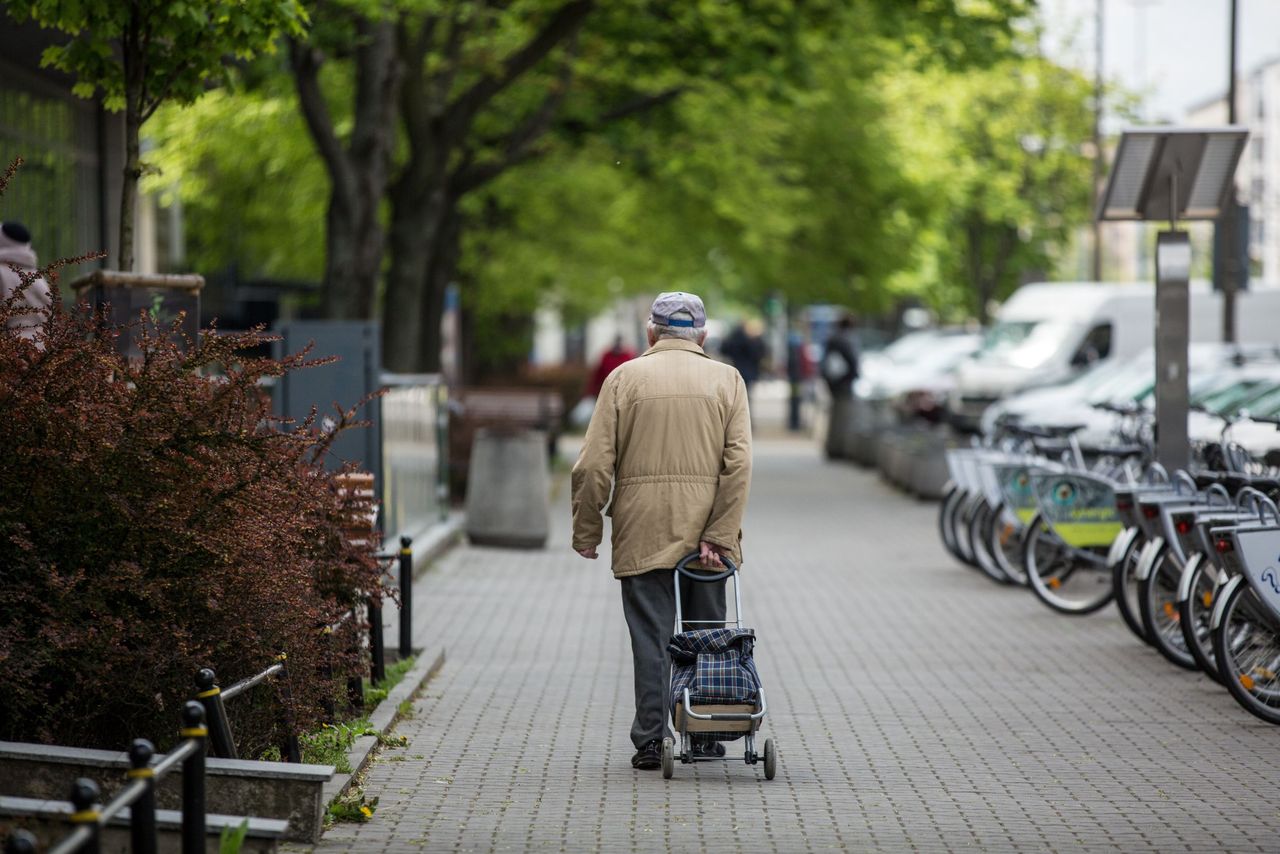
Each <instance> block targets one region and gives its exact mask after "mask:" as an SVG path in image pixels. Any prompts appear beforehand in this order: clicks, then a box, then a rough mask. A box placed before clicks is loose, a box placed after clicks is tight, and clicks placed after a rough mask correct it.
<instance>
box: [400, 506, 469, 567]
mask: <svg viewBox="0 0 1280 854" xmlns="http://www.w3.org/2000/svg"><path fill="white" fill-rule="evenodd" d="M466 519H467V517H466V514H465V513H461V512H457V511H454V512H452V513H450V514H449V518H447V519H445V520H444V521H443V522H440V523H439V524H436V525H432V526H431V527H430V528H428V529H427V530H426V531H425V532H423V533H422V534H421V535H419V536H417V537H414V540H413V577H414V578H417V577H419V576H420V575H422V574H423V573H424V572H426V571H427V569H428V568H429V567H430V566H431V564H432V563H433V562H434V561H437V560H439V559H440V558H441V557H443V556H444V555H445V554H447V553H448V551H449V550H450V549H451V548H453V547H454V546H456V545H457V544H458V543H460V542H462V531H463V529H464V528H465V527H466ZM388 542H390V541H388Z"/></svg>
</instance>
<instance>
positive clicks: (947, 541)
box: [938, 483, 964, 561]
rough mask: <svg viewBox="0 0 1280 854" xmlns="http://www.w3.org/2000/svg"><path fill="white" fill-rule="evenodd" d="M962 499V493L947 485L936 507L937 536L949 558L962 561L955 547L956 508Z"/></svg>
mask: <svg viewBox="0 0 1280 854" xmlns="http://www.w3.org/2000/svg"><path fill="white" fill-rule="evenodd" d="M963 498H964V491H963V490H961V489H960V487H958V486H956V485H955V484H954V483H948V484H947V487H946V491H945V492H944V493H943V495H942V504H941V505H939V507H938V535H939V536H940V537H942V545H943V546H944V547H945V548H946V550H947V551H949V552H950V553H951V556H952V557H954V558H955V559H956V560H958V561H963V560H964V558H962V557H961V556H960V551H959V549H958V547H957V546H956V527H955V526H956V508H957V507H959V506H960V501H961V500H962V499H963Z"/></svg>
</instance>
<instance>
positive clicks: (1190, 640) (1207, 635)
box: [1178, 552, 1222, 682]
mask: <svg viewBox="0 0 1280 854" xmlns="http://www.w3.org/2000/svg"><path fill="white" fill-rule="evenodd" d="M1216 582H1217V570H1216V568H1214V567H1213V566H1212V565H1210V564H1209V562H1208V560H1207V559H1206V558H1205V556H1204V555H1203V554H1201V553H1200V552H1196V553H1195V554H1193V555H1192V556H1191V560H1189V561H1187V567H1186V569H1184V570H1182V578H1181V579H1180V580H1179V582H1178V616H1179V619H1178V625H1179V626H1180V627H1181V629H1182V637H1183V639H1184V640H1185V641H1186V643H1187V650H1188V651H1190V653H1191V656H1192V657H1193V658H1194V659H1195V660H1196V664H1198V665H1199V666H1200V669H1201V670H1203V671H1204V672H1205V673H1207V674H1209V675H1210V676H1212V677H1213V678H1214V679H1216V680H1217V681H1219V682H1221V681H1222V674H1221V673H1219V672H1218V659H1217V658H1216V657H1215V656H1214V653H1213V632H1212V630H1211V623H1210V620H1211V619H1212V617H1213V588H1214V587H1215V585H1216Z"/></svg>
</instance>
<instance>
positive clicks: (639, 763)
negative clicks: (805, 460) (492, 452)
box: [572, 293, 751, 770]
mask: <svg viewBox="0 0 1280 854" xmlns="http://www.w3.org/2000/svg"><path fill="white" fill-rule="evenodd" d="M706 322H707V314H706V309H705V308H704V307H703V305H702V300H701V299H699V298H698V297H696V296H694V295H693V294H686V293H666V294H660V295H659V296H658V298H657V300H655V301H654V303H653V308H652V309H651V311H650V316H649V349H648V350H646V351H645V352H644V353H643V354H641V356H640V357H639V358H638V359H635V360H634V361H631V362H628V363H627V364H624V365H621V366H619V367H618V368H617V369H615V370H614V371H613V373H611V374H610V375H609V377H608V379H606V380H605V382H604V387H603V388H602V389H601V390H600V398H599V401H598V403H597V405H596V411H595V414H594V415H593V416H592V417H591V425H590V427H588V428H587V436H586V439H585V440H584V442H583V445H582V453H581V455H580V456H579V457H578V462H577V464H576V465H574V467H573V496H572V501H573V548H574V551H576V552H577V553H578V554H580V555H582V556H583V557H585V558H588V559H592V560H594V559H595V558H596V557H598V554H597V551H596V547H597V546H599V545H600V542H601V540H602V539H603V538H604V518H603V517H602V516H601V512H602V511H603V510H604V508H605V506H606V505H608V506H609V511H608V515H609V516H610V517H611V518H612V519H613V532H612V545H613V549H612V557H613V574H614V577H615V578H618V579H620V580H621V582H622V613H623V615H624V616H625V617H626V620H627V628H628V630H629V631H630V633H631V655H632V661H633V665H634V668H635V698H636V715H635V720H634V721H633V722H632V725H631V741H632V743H634V744H635V746H636V754H635V756H633V757H632V758H631V764H632V766H633V767H635V768H641V769H646V770H649V769H654V768H657V767H658V766H659V765H660V764H661V761H662V747H661V745H662V739H663V738H664V737H666V736H668V735H670V731H669V729H668V727H667V717H668V703H667V700H668V686H669V682H670V679H669V670H670V661H669V660H668V657H667V652H666V645H667V640H668V638H670V637H671V634H672V629H673V628H674V626H675V619H676V617H675V589H674V584H675V583H676V582H675V581H674V580H673V577H672V576H673V573H672V571H671V569H672V567H674V566H675V565H676V563H678V562H679V560H680V558H682V557H684V556H685V555H687V554H689V553H691V552H697V553H699V555H700V564H701V566H702V567H703V568H707V567H714V568H720V567H721V566H723V562H722V561H721V559H720V556H721V555H727V556H729V557H730V558H731V559H732V560H733V561H734V562H735V563H737V564H741V562H742V561H741V557H742V515H743V511H744V510H745V509H746V506H747V491H748V488H749V487H750V484H751V422H750V415H749V413H748V407H747V389H746V385H745V383H744V382H743V378H742V377H741V375H739V374H738V373H737V372H736V371H734V370H732V369H730V368H729V367H728V366H727V365H724V364H721V363H720V362H717V361H715V360H714V359H711V358H708V356H707V354H706V353H705V352H704V351H703V349H702V345H703V343H704V342H705V341H706V337H707V332H706ZM611 495H612V498H611ZM679 583H680V585H681V587H680V601H681V603H682V604H683V606H684V607H683V613H684V619H685V620H687V621H699V622H702V623H703V624H704V625H702V626H699V627H700V628H708V627H710V626H709V625H706V624H711V623H723V622H724V619H725V595H724V594H725V585H724V580H723V579H721V580H720V581H715V582H707V583H703V582H696V581H690V580H689V579H687V578H685V577H684V576H683V575H682V576H680V581H679ZM693 749H694V754H695V755H698V756H704V757H710V756H724V745H722V744H719V743H717V742H715V741H710V740H705V739H699V740H697V741H695V742H694V748H693Z"/></svg>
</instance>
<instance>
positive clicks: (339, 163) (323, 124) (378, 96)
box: [290, 15, 403, 319]
mask: <svg viewBox="0 0 1280 854" xmlns="http://www.w3.org/2000/svg"><path fill="white" fill-rule="evenodd" d="M351 27H352V29H353V30H354V34H355V44H356V49H355V58H354V64H355V88H356V91H355V98H354V104H353V108H354V109H353V112H354V115H353V120H352V126H351V132H350V134H349V136H348V138H347V141H346V144H345V145H344V144H343V141H342V140H341V139H340V138H339V135H338V133H337V130H336V127H335V124H334V121H333V118H332V116H331V115H330V113H329V107H328V104H327V103H326V101H325V97H324V94H323V92H322V91H321V87H320V68H321V65H322V64H323V62H324V58H323V55H322V54H321V53H320V51H318V50H317V49H315V48H314V47H312V46H310V45H307V44H305V43H302V42H296V41H295V42H291V43H290V62H291V64H292V66H293V73H294V83H295V87H296V89H297V92H298V102H299V105H300V106H301V108H302V114H303V118H304V119H305V120H306V122H307V128H308V130H309V131H310V133H311V137H312V139H313V140H314V141H315V143H316V148H317V150H318V151H319V153H320V156H321V158H322V159H323V160H324V162H325V167H326V169H327V170H328V172H329V178H330V183H331V187H330V191H329V210H328V215H327V218H326V223H325V224H326V231H327V234H326V235H325V237H326V240H325V274H324V303H325V305H324V307H325V315H326V316H327V317H331V318H336V319H363V318H368V317H371V316H372V315H373V310H374V304H375V301H376V298H377V293H378V282H379V281H380V279H381V275H382V259H383V253H384V250H385V248H386V230H385V229H384V228H383V225H382V220H381V217H380V211H381V203H382V198H383V196H384V195H385V193H386V191H387V176H388V172H389V170H390V168H391V155H392V149H393V148H394V146H395V139H396V122H395V115H396V104H397V102H398V99H399V92H400V84H401V80H402V77H403V69H402V67H401V64H400V59H399V56H398V54H397V53H396V48H395V41H396V25H395V21H393V20H376V21H374V20H369V19H367V18H365V17H363V16H359V15H357V16H355V17H354V18H353V20H352V22H351Z"/></svg>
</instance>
